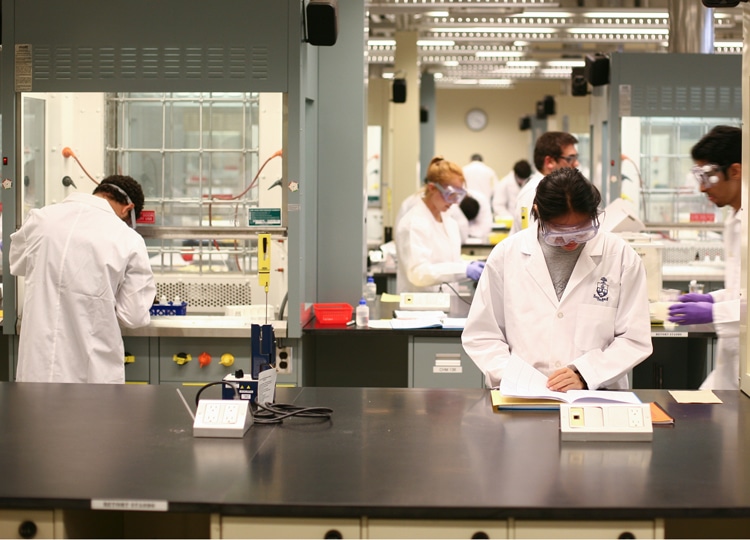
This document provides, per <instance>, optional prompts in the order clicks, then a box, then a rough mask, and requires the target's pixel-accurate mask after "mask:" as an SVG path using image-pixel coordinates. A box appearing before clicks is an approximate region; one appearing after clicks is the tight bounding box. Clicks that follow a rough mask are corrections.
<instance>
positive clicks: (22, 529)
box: [18, 521, 37, 538]
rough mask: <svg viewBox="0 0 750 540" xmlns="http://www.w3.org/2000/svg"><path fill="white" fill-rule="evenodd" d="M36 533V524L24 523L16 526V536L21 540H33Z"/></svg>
mask: <svg viewBox="0 0 750 540" xmlns="http://www.w3.org/2000/svg"><path fill="white" fill-rule="evenodd" d="M36 533H37V528H36V523H34V522H33V521H24V522H22V523H21V524H20V525H19V526H18V535H19V536H20V537H21V538H34V537H35V536H36Z"/></svg>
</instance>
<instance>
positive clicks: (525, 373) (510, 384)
mask: <svg viewBox="0 0 750 540" xmlns="http://www.w3.org/2000/svg"><path fill="white" fill-rule="evenodd" d="M547 379H548V377H547V376H546V375H545V374H544V373H542V372H541V371H539V370H538V369H536V368H535V367H534V366H532V365H531V364H528V363H526V362H524V361H523V360H521V359H520V358H519V357H517V356H515V355H511V356H510V359H509V360H508V365H507V366H506V368H505V371H503V378H502V380H501V381H500V393H501V394H502V395H504V396H507V397H523V398H530V399H554V400H557V401H563V402H565V403H573V402H577V403H580V402H588V403H599V402H617V403H641V400H640V399H638V396H636V395H635V394H634V393H633V392H612V391H608V390H568V391H567V392H554V391H552V390H550V389H549V388H547Z"/></svg>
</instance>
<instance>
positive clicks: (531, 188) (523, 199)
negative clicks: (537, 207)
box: [510, 172, 544, 234]
mask: <svg viewBox="0 0 750 540" xmlns="http://www.w3.org/2000/svg"><path fill="white" fill-rule="evenodd" d="M543 178H544V175H543V174H542V173H540V172H535V173H534V174H532V175H531V178H529V180H528V181H527V182H526V183H525V184H524V185H523V187H522V188H521V190H520V191H519V192H518V196H517V197H516V209H515V210H514V211H513V225H512V226H511V228H510V234H515V233H517V232H518V231H520V230H521V208H522V207H526V209H527V211H528V216H529V226H531V223H532V222H533V221H534V218H532V217H531V207H532V206H534V198H535V197H536V188H537V186H538V185H539V182H541V181H542V179H543Z"/></svg>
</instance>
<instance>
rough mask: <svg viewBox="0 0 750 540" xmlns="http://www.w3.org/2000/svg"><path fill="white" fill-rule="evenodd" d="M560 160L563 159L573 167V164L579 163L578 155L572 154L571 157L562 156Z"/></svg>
mask: <svg viewBox="0 0 750 540" xmlns="http://www.w3.org/2000/svg"><path fill="white" fill-rule="evenodd" d="M558 159H562V160H563V161H565V162H567V163H568V165H573V163H575V162H576V161H578V154H570V155H569V156H560V157H559V158H558Z"/></svg>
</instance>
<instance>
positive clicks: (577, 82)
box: [570, 67, 589, 97]
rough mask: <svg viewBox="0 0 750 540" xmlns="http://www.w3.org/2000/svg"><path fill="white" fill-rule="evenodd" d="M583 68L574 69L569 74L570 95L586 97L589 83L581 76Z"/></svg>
mask: <svg viewBox="0 0 750 540" xmlns="http://www.w3.org/2000/svg"><path fill="white" fill-rule="evenodd" d="M583 70H584V68H583V67H574V68H573V69H572V70H571V73H570V95H571V96H577V97H580V96H587V95H588V93H589V83H587V82H586V77H584V75H583Z"/></svg>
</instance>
